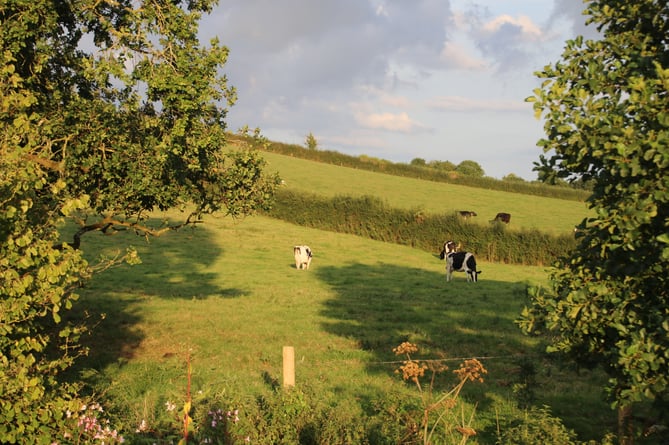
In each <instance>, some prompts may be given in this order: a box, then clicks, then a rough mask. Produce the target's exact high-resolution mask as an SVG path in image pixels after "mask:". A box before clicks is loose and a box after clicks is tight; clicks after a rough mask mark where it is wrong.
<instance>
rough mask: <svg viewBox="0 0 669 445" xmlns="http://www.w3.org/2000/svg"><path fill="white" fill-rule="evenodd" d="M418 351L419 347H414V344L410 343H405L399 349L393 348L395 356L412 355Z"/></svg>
mask: <svg viewBox="0 0 669 445" xmlns="http://www.w3.org/2000/svg"><path fill="white" fill-rule="evenodd" d="M417 351H418V346H416V345H414V344H413V343H409V342H408V341H405V342H404V343H402V344H401V345H399V346H398V347H396V348H393V352H394V353H395V355H404V354H411V353H413V352H417Z"/></svg>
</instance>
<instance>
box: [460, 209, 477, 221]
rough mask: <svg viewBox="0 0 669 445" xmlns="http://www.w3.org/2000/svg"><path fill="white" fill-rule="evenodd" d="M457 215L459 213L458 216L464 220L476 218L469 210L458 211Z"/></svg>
mask: <svg viewBox="0 0 669 445" xmlns="http://www.w3.org/2000/svg"><path fill="white" fill-rule="evenodd" d="M458 213H460V216H462V217H463V218H464V219H467V218H471V217H472V216H476V212H473V211H471V210H460V211H459V212H458Z"/></svg>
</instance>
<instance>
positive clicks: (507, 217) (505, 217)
mask: <svg viewBox="0 0 669 445" xmlns="http://www.w3.org/2000/svg"><path fill="white" fill-rule="evenodd" d="M493 221H500V222H503V223H505V224H509V222H510V221H511V214H510V213H504V212H500V213H498V214H497V216H495V219H493Z"/></svg>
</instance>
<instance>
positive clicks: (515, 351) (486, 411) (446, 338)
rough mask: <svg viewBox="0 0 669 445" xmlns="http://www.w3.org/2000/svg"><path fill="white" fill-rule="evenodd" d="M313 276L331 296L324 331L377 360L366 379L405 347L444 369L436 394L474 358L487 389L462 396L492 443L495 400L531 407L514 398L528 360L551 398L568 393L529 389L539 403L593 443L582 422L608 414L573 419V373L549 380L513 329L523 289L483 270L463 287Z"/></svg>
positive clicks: (364, 274) (541, 357) (352, 268)
mask: <svg viewBox="0 0 669 445" xmlns="http://www.w3.org/2000/svg"><path fill="white" fill-rule="evenodd" d="M315 273H317V274H318V277H319V278H320V279H322V280H323V281H324V282H326V283H327V284H328V285H329V286H330V287H331V288H332V289H333V290H334V291H335V292H336V297H335V298H333V299H330V300H329V301H326V302H325V305H324V307H323V310H322V315H323V316H325V317H327V319H328V321H327V322H325V323H324V329H325V330H327V331H328V332H331V333H332V334H335V335H338V336H341V337H345V338H348V339H351V340H355V341H356V342H357V343H358V345H359V346H360V348H361V349H364V350H366V351H368V352H371V353H372V354H373V357H374V358H373V359H372V361H371V362H370V363H368V371H369V372H375V373H376V372H378V373H385V374H388V373H389V371H390V370H392V369H398V368H399V366H400V365H401V361H402V360H405V359H406V356H396V355H395V354H394V353H393V351H392V349H393V348H394V347H397V346H398V345H399V344H400V343H402V342H405V341H409V342H411V343H414V344H416V345H417V346H418V347H419V351H418V353H416V354H413V355H412V358H413V359H417V360H421V359H438V360H441V362H440V363H442V364H445V365H447V366H448V368H449V370H448V371H447V372H445V373H442V374H439V375H438V377H437V379H436V380H435V381H434V389H435V390H445V389H450V388H451V387H452V386H453V384H454V382H455V379H454V376H453V374H452V373H451V371H452V370H454V369H458V368H459V366H460V364H461V363H462V362H463V361H464V359H467V358H479V360H480V361H481V362H482V363H483V365H484V366H485V367H486V368H487V370H488V374H487V375H486V376H484V378H485V382H484V383H483V384H470V385H468V386H467V389H466V391H465V392H466V397H467V398H468V399H469V400H470V401H471V402H473V403H476V405H477V413H479V414H477V416H479V415H480V416H488V415H490V418H489V419H487V420H488V423H489V424H490V425H492V426H491V427H490V431H488V433H489V434H488V435H489V437H493V438H494V429H495V427H494V425H495V422H496V421H497V420H498V419H495V417H494V415H492V414H490V413H492V412H494V408H493V406H492V405H493V403H494V400H493V399H497V400H515V401H517V402H520V403H523V402H531V401H529V400H521V399H519V398H518V397H519V395H518V394H514V392H513V387H514V385H516V384H522V383H523V375H522V366H523V363H527V361H530V362H532V363H534V364H535V365H536V366H537V368H538V370H539V371H538V372H539V373H540V374H541V373H542V372H546V373H547V374H545V375H544V374H541V375H539V376H537V377H538V379H539V380H542V381H547V382H550V385H552V387H551V388H549V391H553V390H554V388H557V387H563V388H564V393H567V394H569V396H570V399H569V400H568V401H565V400H560V399H559V397H561V396H564V395H565V394H562V393H558V394H557V395H555V394H554V395H548V394H546V393H544V392H543V390H542V389H541V388H539V387H535V388H534V389H536V390H537V391H538V392H542V394H541V395H540V396H539V397H540V399H541V402H540V403H547V404H551V405H552V404H553V402H555V403H556V404H557V405H558V406H556V410H555V412H556V413H557V414H559V415H561V416H564V417H563V418H564V419H565V421H566V422H567V424H568V425H570V426H571V427H575V428H577V430H580V432H581V433H584V432H585V434H586V435H587V436H590V435H591V434H592V431H591V430H590V427H589V426H587V425H582V424H581V423H582V422H581V421H582V420H583V421H588V420H592V418H593V416H594V417H596V418H598V419H600V420H601V419H603V418H606V417H604V416H606V415H607V414H609V413H608V411H606V407H605V406H604V405H603V404H602V403H601V401H600V400H596V401H592V402H594V403H593V405H595V406H596V408H595V407H593V406H592V405H589V406H590V407H591V408H593V412H591V413H590V415H589V417H587V416H581V415H580V414H578V413H574V412H573V409H571V408H570V407H573V406H574V405H578V404H582V403H583V402H584V400H583V397H584V394H580V393H578V392H577V391H576V392H574V391H573V387H571V386H570V385H571V384H572V383H573V381H572V380H569V379H573V378H575V376H574V375H572V374H571V373H570V374H568V375H569V376H571V377H568V378H567V379H566V380H565V381H560V380H559V378H558V376H557V375H549V374H550V372H551V371H550V370H553V371H555V364H549V365H548V366H546V367H545V368H544V365H546V364H548V362H549V360H550V359H547V357H546V356H545V354H544V353H543V352H542V348H540V347H539V345H538V343H537V342H536V341H535V340H533V339H530V338H528V337H526V336H525V335H524V334H522V332H521V331H520V329H519V328H518V327H517V325H516V324H515V322H514V320H516V319H517V318H518V317H519V314H520V311H521V310H522V307H523V306H524V305H525V304H526V288H527V284H525V283H522V282H502V281H488V280H486V279H485V278H484V277H485V270H484V273H483V275H482V276H481V277H480V281H479V282H478V283H468V282H467V280H466V277H465V275H464V274H463V273H456V274H455V275H454V277H453V280H452V281H451V282H447V281H446V278H445V272H443V273H436V272H432V271H426V270H424V269H417V268H405V267H398V266H396V265H392V264H378V265H366V264H350V265H347V266H344V267H323V268H319V269H317V270H315ZM545 370H546V371H545ZM429 374H430V373H429V371H428V372H426V376H425V378H424V381H423V384H424V385H429V381H430V380H429V379H430V375H429ZM399 378H401V376H398V379H399ZM562 378H564V377H562ZM595 392H596V391H595ZM589 394H590V395H592V393H589ZM520 397H522V395H521V396H520ZM537 402H538V400H537ZM512 403H514V402H512ZM594 411H596V415H595V413H594Z"/></svg>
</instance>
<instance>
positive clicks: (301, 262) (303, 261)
mask: <svg viewBox="0 0 669 445" xmlns="http://www.w3.org/2000/svg"><path fill="white" fill-rule="evenodd" d="M293 253H294V254H295V268H296V269H309V265H310V264H311V257H312V254H311V249H310V248H309V246H295V247H293Z"/></svg>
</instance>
